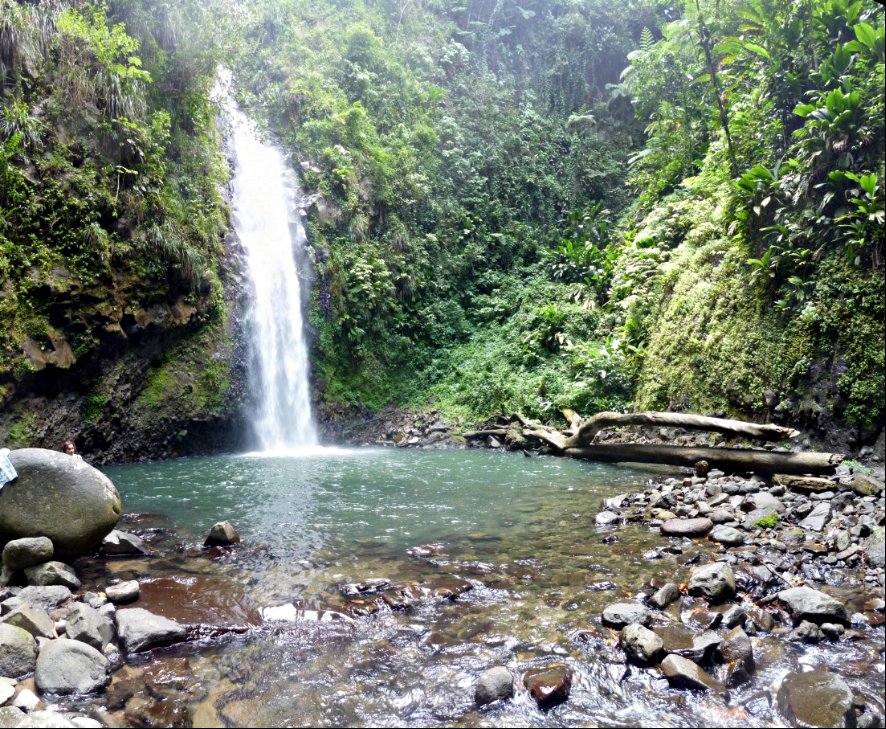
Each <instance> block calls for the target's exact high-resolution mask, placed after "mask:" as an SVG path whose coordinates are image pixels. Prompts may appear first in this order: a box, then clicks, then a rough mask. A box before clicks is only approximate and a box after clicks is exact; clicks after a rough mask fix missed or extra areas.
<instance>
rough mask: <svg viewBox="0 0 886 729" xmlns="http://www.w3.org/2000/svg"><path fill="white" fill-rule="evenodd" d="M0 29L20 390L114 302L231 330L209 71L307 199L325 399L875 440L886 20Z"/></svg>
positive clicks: (813, 12)
mask: <svg viewBox="0 0 886 729" xmlns="http://www.w3.org/2000/svg"><path fill="white" fill-rule="evenodd" d="M0 14H2V21H0V90H2V97H0V102H2V117H0V280H2V281H3V288H2V294H0V311H2V313H3V318H4V322H7V321H9V322H11V326H9V327H4V330H3V331H2V332H0V387H5V388H6V391H11V388H12V384H9V383H15V382H16V381H17V380H18V379H20V378H21V377H22V376H24V375H25V374H26V373H27V370H28V367H29V366H30V365H29V360H27V359H26V358H24V357H22V355H21V350H22V346H23V343H24V342H25V341H26V340H27V339H31V340H32V341H35V342H37V343H38V344H39V345H40V346H41V347H43V348H44V349H45V350H47V351H49V350H50V349H51V348H52V347H53V346H55V342H56V341H57V340H58V338H59V336H61V335H63V336H64V338H65V340H66V341H68V342H70V344H71V347H72V350H73V353H74V355H75V356H77V357H88V356H89V354H90V352H93V351H95V350H96V348H98V347H100V346H102V341H103V339H104V338H107V337H108V336H110V335H109V334H108V332H107V331H106V330H107V329H108V328H109V327H110V328H111V329H113V326H112V325H113V322H114V321H117V319H115V318H114V316H112V315H111V314H110V313H108V312H104V311H101V309H102V307H103V306H111V305H112V303H113V301H114V297H109V296H105V295H103V294H102V293H101V292H100V290H102V289H106V288H108V287H111V288H115V290H117V291H118V292H119V294H118V295H116V305H118V306H123V307H124V308H126V304H125V301H138V302H139V306H142V307H144V306H147V305H148V304H150V302H151V301H152V300H155V299H157V298H158V297H159V298H166V299H169V298H175V297H176V296H181V297H184V299H185V300H186V301H189V302H192V304H193V305H194V306H195V307H196V308H197V310H198V311H199V314H198V318H201V317H202V320H203V321H204V322H211V321H212V320H213V319H214V318H215V319H217V318H218V317H220V316H224V314H223V312H221V311H220V309H221V308H223V305H222V302H221V295H220V291H219V290H220V286H221V284H220V282H219V279H218V275H217V269H218V262H219V259H220V258H221V256H222V238H223V234H224V230H225V228H226V225H227V220H226V208H225V203H224V201H223V199H222V195H221V190H222V189H223V185H224V182H225V179H226V171H225V165H224V161H223V158H222V154H221V152H220V143H221V142H220V139H219V136H218V133H217V131H216V129H215V125H214V108H213V106H212V104H211V102H210V101H209V89H210V87H211V85H212V82H213V78H214V75H215V69H216V68H217V67H218V65H220V64H222V65H225V66H226V67H228V68H230V69H231V70H232V72H233V74H234V77H235V79H236V81H237V86H238V96H239V101H240V104H241V106H242V107H243V108H244V109H246V110H248V111H249V112H250V113H251V114H252V115H253V116H254V117H255V118H256V119H258V120H260V122H261V123H263V124H264V125H266V129H267V133H268V134H269V135H270V136H271V137H273V138H274V139H275V140H277V141H278V143H279V144H280V145H281V146H282V147H283V148H284V149H285V150H286V151H287V152H288V153H289V154H290V156H291V159H292V162H293V165H294V167H295V168H296V170H297V172H298V173H299V177H300V180H301V184H302V186H303V192H304V195H305V196H306V199H307V200H309V201H310V205H309V208H308V212H309V216H308V232H309V239H310V245H311V253H312V257H313V272H312V275H313V282H312V299H311V304H310V323H311V337H312V343H313V345H312V346H313V360H312V364H313V368H314V376H315V377H316V380H317V388H318V392H319V394H320V397H321V398H322V399H324V400H326V401H327V402H332V403H343V404H349V405H354V406H360V407H366V408H369V409H377V408H380V407H382V406H384V405H386V404H388V403H391V402H394V403H398V404H400V405H403V406H406V407H413V408H416V409H423V408H424V409H426V408H429V407H433V408H437V409H440V410H441V411H443V412H444V413H445V414H447V415H449V416H450V417H453V418H454V417H456V416H461V417H463V418H465V419H467V420H471V421H477V420H482V419H484V418H488V417H491V416H493V415H495V414H497V413H501V412H505V413H508V412H513V411H521V412H524V413H525V414H526V415H527V416H530V417H534V418H540V419H542V420H552V421H556V420H557V419H558V418H560V417H561V415H560V411H561V409H562V408H571V409H574V410H578V411H580V412H584V413H589V412H593V411H597V410H603V409H617V410H624V409H628V408H631V407H634V406H636V407H643V408H659V409H668V408H669V409H674V410H692V411H696V412H711V413H724V414H726V413H729V414H737V413H741V414H745V415H748V414H750V415H753V416H755V417H766V418H768V417H777V416H778V414H779V413H781V414H783V415H790V417H791V418H793V419H794V420H795V422H804V423H806V424H810V425H816V424H819V425H822V424H823V423H824V422H825V421H826V420H828V419H829V418H832V417H836V418H838V419H845V420H847V421H848V422H849V423H852V424H853V426H854V427H857V428H858V429H859V430H860V432H861V433H873V432H875V431H876V430H877V429H878V428H881V427H882V425H883V420H884V352H883V341H884V325H883V322H884V319H886V316H884V314H886V312H884V298H886V297H884V261H883V237H884V234H883V231H884V193H883V181H884V122H883V118H884V91H883V88H884V12H883V9H882V7H880V6H879V5H878V4H877V3H875V2H872V1H871V0H802V1H800V2H797V1H795V0H630V1H629V2H624V3H612V2H604V1H603V0H521V1H520V2H519V3H518V2H515V1H514V0H458V1H453V2H445V1H444V0H424V1H421V0H396V1H395V0H362V1H361V0H314V1H313V2H306V1H305V0H243V2H231V3H223V2H215V1H213V0H187V1H186V2H175V3H173V2H168V1H167V0H115V1H111V2H108V3H107V4H100V3H95V4H89V3H83V2H55V3H49V4H44V3H32V2H15V1H13V0H0ZM60 268H61V269H63V270H64V271H67V272H68V273H67V274H64V273H62V274H60V273H59V269H60ZM72 281H76V289H77V290H76V294H77V297H73V294H72V293H71V287H72V286H73V284H72V283H71V282H72ZM89 292H92V293H89ZM90 296H91V297H92V298H89V297H90ZM72 302H73V305H72ZM84 302H88V303H84ZM222 379H223V378H222ZM2 383H6V384H2ZM0 394H2V393H0ZM161 394H162V393H161Z"/></svg>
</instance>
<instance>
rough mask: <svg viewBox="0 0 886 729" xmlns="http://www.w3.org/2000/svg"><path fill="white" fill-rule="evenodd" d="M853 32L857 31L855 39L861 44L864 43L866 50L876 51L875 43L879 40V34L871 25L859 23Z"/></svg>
mask: <svg viewBox="0 0 886 729" xmlns="http://www.w3.org/2000/svg"><path fill="white" fill-rule="evenodd" d="M853 30H854V31H855V37H856V38H858V40H859V42H860V43H863V44H864V45H865V47H866V48H869V49H870V50H874V41H875V40H876V38H877V34H876V33H875V32H874V29H873V28H872V27H871V26H870V25H868V24H867V23H859V24H858V25H856V26H855V28H853Z"/></svg>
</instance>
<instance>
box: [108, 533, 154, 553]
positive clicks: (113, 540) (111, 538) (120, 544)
mask: <svg viewBox="0 0 886 729" xmlns="http://www.w3.org/2000/svg"><path fill="white" fill-rule="evenodd" d="M101 552H102V554H107V555H112V556H119V555H129V556H132V555H138V554H145V555H147V554H151V550H150V549H148V547H147V545H146V544H145V543H144V541H142V539H141V538H140V537H137V536H136V535H135V534H130V533H129V532H121V531H120V530H119V529H113V530H112V531H111V533H110V534H108V536H106V537H105V538H104V539H103V540H102V546H101Z"/></svg>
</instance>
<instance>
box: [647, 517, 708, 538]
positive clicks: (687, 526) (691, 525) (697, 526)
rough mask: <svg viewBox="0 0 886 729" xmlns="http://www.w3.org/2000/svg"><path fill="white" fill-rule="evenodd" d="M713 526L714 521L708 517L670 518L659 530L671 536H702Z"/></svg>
mask: <svg viewBox="0 0 886 729" xmlns="http://www.w3.org/2000/svg"><path fill="white" fill-rule="evenodd" d="M713 527H714V522H712V521H711V520H710V519H708V518H707V517H699V518H697V519H668V520H667V521H666V522H665V523H664V524H662V525H661V526H660V527H659V531H661V533H662V534H664V535H666V536H669V537H700V536H703V535H705V534H707V533H708V532H709V531H711V529H713Z"/></svg>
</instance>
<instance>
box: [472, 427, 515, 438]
mask: <svg viewBox="0 0 886 729" xmlns="http://www.w3.org/2000/svg"><path fill="white" fill-rule="evenodd" d="M507 434H508V429H507V428H490V429H489V430H467V431H465V432H464V433H462V434H461V435H462V437H463V438H485V437H487V436H490V435H493V436H496V437H500V436H503V435H507Z"/></svg>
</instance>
